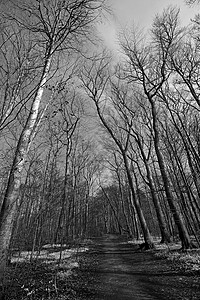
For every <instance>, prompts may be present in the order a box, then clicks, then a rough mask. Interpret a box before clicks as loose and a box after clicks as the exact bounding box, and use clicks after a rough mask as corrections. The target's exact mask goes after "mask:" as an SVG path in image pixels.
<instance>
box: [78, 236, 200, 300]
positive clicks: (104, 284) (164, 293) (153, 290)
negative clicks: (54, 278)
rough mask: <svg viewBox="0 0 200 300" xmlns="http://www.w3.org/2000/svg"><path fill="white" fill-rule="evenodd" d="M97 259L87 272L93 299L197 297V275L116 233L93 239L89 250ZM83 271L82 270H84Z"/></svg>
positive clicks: (190, 299)
mask: <svg viewBox="0 0 200 300" xmlns="http://www.w3.org/2000/svg"><path fill="white" fill-rule="evenodd" d="M89 255H90V257H93V259H95V261H96V262H97V263H96V265H95V267H94V265H93V264H92V266H88V268H85V269H84V270H82V272H83V273H82V276H83V277H84V275H85V274H86V273H87V276H86V277H87V282H85V285H88V289H89V290H90V296H88V297H86V299H95V300H107V299H108V300H150V299H151V300H156V299H157V300H178V299H181V300H197V299H198V300H199V299H200V278H199V276H196V275H194V274H193V275H191V274H185V273H184V272H181V271H180V269H179V270H178V271H177V270H176V266H174V265H173V263H170V262H168V261H166V260H164V259H157V258H155V257H154V256H153V254H152V253H151V252H142V251H139V250H138V247H137V246H134V245H130V244H127V243H123V242H122V240H120V239H119V238H118V237H117V236H114V235H106V236H104V237H103V238H101V239H95V240H94V246H92V247H91V251H90V252H89ZM84 272H85V274H84Z"/></svg>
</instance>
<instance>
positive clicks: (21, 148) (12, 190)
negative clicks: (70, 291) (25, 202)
mask: <svg viewBox="0 0 200 300" xmlns="http://www.w3.org/2000/svg"><path fill="white" fill-rule="evenodd" d="M50 63H51V55H50V56H49V58H48V59H46V63H45V66H44V69H43V73H42V76H41V80H40V83H39V86H38V89H37V92H36V95H35V98H34V100H33V103H32V106H31V110H30V113H29V116H28V118H27V121H26V124H25V126H24V129H23V130H22V133H21V135H20V137H19V140H18V144H17V147H16V151H15V156H14V160H13V164H12V167H11V171H10V175H9V179H8V184H7V189H6V192H5V195H4V200H3V204H2V207H1V211H0V285H2V279H3V276H4V271H5V267H6V264H7V255H8V248H9V244H10V239H11V234H12V228H13V222H14V219H15V214H16V209H17V200H18V195H19V190H20V185H21V173H22V170H23V167H24V163H25V160H26V156H27V153H28V150H29V147H30V144H31V141H32V137H33V136H34V133H35V132H36V129H37V121H38V114H39V107H40V103H41V99H42V95H43V92H44V86H45V84H46V81H47V76H48V73H49V69H50Z"/></svg>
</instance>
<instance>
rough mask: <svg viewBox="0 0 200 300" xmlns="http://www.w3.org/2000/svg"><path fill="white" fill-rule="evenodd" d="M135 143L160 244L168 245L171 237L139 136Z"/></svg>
mask: <svg viewBox="0 0 200 300" xmlns="http://www.w3.org/2000/svg"><path fill="white" fill-rule="evenodd" d="M136 141H137V143H138V146H139V149H140V152H141V155H142V159H143V162H144V165H145V169H146V173H147V179H148V185H149V188H150V192H151V197H152V200H153V204H154V207H155V210H156V215H157V219H158V224H159V227H160V232H161V237H162V238H161V243H165V242H166V243H170V241H171V236H170V234H169V232H168V230H167V226H166V222H165V218H164V214H163V212H162V209H161V205H160V202H159V199H158V197H157V195H156V192H155V189H154V185H153V180H152V178H151V171H150V168H149V165H148V162H147V159H146V156H145V153H144V150H143V148H142V144H141V141H140V139H139V136H137V139H136Z"/></svg>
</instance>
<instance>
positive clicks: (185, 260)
mask: <svg viewBox="0 0 200 300" xmlns="http://www.w3.org/2000/svg"><path fill="white" fill-rule="evenodd" d="M155 256H156V257H157V258H165V259H167V260H169V261H172V262H175V263H176V264H178V265H179V267H180V268H181V269H183V270H184V271H187V272H195V273H198V274H200V249H196V250H188V251H184V252H183V251H181V250H169V249H166V250H159V251H157V252H156V253H155Z"/></svg>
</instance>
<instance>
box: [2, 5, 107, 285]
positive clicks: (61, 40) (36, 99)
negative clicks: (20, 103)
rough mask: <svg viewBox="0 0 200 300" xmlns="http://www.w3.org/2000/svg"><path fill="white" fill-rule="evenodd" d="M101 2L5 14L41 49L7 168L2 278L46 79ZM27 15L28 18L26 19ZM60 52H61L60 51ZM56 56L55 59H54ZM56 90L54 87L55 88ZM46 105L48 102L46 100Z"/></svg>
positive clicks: (32, 7) (30, 7) (27, 8)
mask: <svg viewBox="0 0 200 300" xmlns="http://www.w3.org/2000/svg"><path fill="white" fill-rule="evenodd" d="M101 5H102V1H91V0H86V1H85V0H74V1H58V0H54V1H51V2H49V1H46V0H40V1H37V2H36V3H31V4H30V5H29V4H28V5H26V4H22V6H21V7H19V13H18V14H17V13H16V14H15V16H11V17H9V16H7V20H8V21H9V22H13V24H17V25H18V26H20V27H21V28H22V30H24V35H25V36H30V38H31V39H33V40H36V41H37V46H38V48H40V49H41V52H42V67H41V69H40V78H39V80H38V85H37V88H36V91H35V93H34V94H33V96H32V99H31V107H30V112H29V115H28V117H27V119H26V122H25V125H24V128H23V130H22V132H21V134H20V137H19V139H18V142H17V146H16V151H15V156H14V160H13V164H12V168H11V170H10V175H9V179H8V184H7V189H6V192H5V196H4V200H3V204H2V207H1V212H0V238H1V242H0V277H1V280H2V278H3V274H4V270H5V266H6V261H7V250H8V247H9V243H10V238H11V232H12V227H13V221H14V219H15V214H16V200H17V198H18V193H19V188H20V180H21V173H22V170H23V167H24V164H25V160H26V156H27V153H28V151H29V148H30V146H31V142H32V139H33V137H34V135H35V133H36V132H37V128H38V124H39V121H40V119H41V117H42V115H43V114H40V107H41V104H42V103H43V102H42V98H43V94H44V90H45V86H46V85H47V82H48V80H49V79H50V78H52V76H53V75H54V74H55V70H57V69H58V66H57V63H59V61H60V60H59V53H61V51H67V50H68V51H69V50H71V49H74V50H75V48H76V39H77V37H78V36H79V37H80V40H81V37H85V36H86V35H85V33H86V32H87V30H88V29H89V26H90V24H91V23H92V22H93V21H94V19H95V18H96V17H97V14H98V12H99V10H100V8H101ZM30 15H31V18H30ZM62 53H63V52H62ZM54 58H58V60H54ZM56 91H57V90H56ZM46 103H47V104H48V101H47V102H46Z"/></svg>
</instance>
